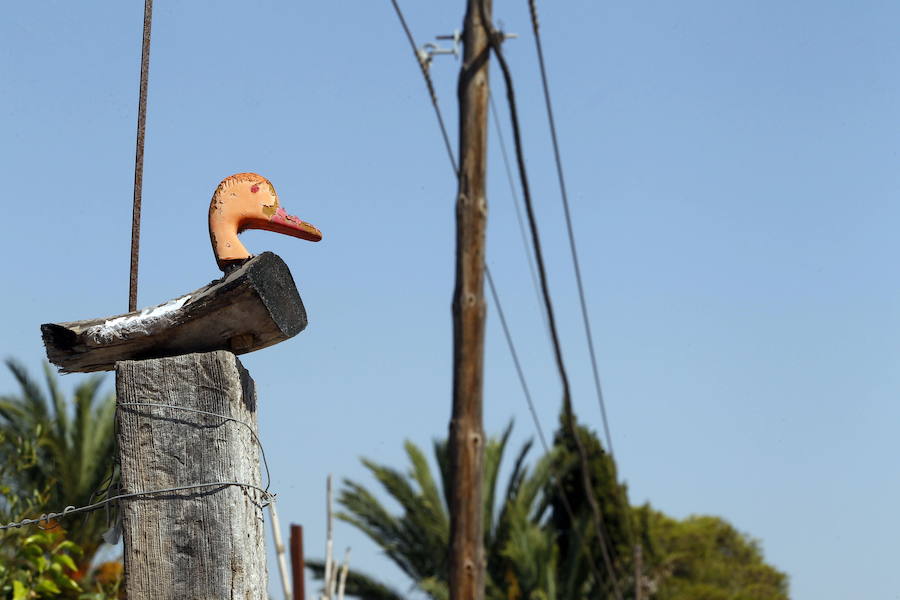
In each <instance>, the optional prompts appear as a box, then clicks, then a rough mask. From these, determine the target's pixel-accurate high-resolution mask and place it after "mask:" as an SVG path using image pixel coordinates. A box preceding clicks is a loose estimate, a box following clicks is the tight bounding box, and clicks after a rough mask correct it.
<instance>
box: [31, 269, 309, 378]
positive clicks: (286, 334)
mask: <svg viewBox="0 0 900 600" xmlns="http://www.w3.org/2000/svg"><path fill="white" fill-rule="evenodd" d="M306 323H307V322H306V309H305V308H304V306H303V301H302V300H301V299H300V294H299V292H297V287H296V285H295V284H294V279H293V277H292V276H291V272H290V270H289V269H288V267H287V265H286V264H285V263H284V261H283V260H281V258H280V257H278V256H277V255H275V254H273V253H271V252H263V253H262V254H260V255H259V256H255V257H253V258H251V259H250V260H248V261H247V262H246V263H244V264H243V265H242V266H240V267H239V268H236V269H234V270H233V271H231V272H230V273H229V274H228V275H226V276H225V277H223V278H222V279H217V280H215V281H213V282H211V283H210V284H209V285H206V286H204V287H202V288H200V289H198V290H196V291H194V292H191V293H190V294H185V295H183V296H181V297H180V298H178V299H176V300H171V301H169V302H166V303H164V304H161V305H158V306H155V307H150V308H145V309H143V310H141V311H135V312H132V313H127V314H124V315H117V316H112V317H101V318H98V319H89V320H85V321H73V322H69V323H45V324H43V325H41V334H42V337H43V340H44V346H45V347H46V349H47V358H49V359H50V362H52V363H53V364H55V365H56V366H57V367H59V370H60V371H62V372H63V373H72V372H91V371H108V370H111V369H113V368H114V366H115V363H116V361H120V360H130V359H146V358H161V357H165V356H176V355H179V354H187V353H189V352H209V351H212V350H230V351H232V352H234V353H236V354H244V353H247V352H253V351H255V350H260V349H262V348H266V347H267V346H271V345H273V344H277V343H279V342H282V341H284V340H286V339H288V338H291V337H293V336H295V335H297V334H298V333H300V332H301V331H303V330H304V329H305V328H306Z"/></svg>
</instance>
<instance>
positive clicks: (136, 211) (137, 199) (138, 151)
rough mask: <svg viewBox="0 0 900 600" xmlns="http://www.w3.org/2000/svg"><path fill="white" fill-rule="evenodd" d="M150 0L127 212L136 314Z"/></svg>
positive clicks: (130, 293)
mask: <svg viewBox="0 0 900 600" xmlns="http://www.w3.org/2000/svg"><path fill="white" fill-rule="evenodd" d="M152 22H153V0H144V36H143V43H142V45H141V84H140V93H139V99H138V122H137V142H136V143H135V152H134V202H133V205H132V211H131V270H130V273H129V277H128V311H129V312H133V311H135V310H137V282H138V255H139V254H140V245H141V195H142V192H143V185H144V134H145V132H146V126H147V81H148V79H149V77H150V27H151V24H152Z"/></svg>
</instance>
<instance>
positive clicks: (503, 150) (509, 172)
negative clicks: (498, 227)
mask: <svg viewBox="0 0 900 600" xmlns="http://www.w3.org/2000/svg"><path fill="white" fill-rule="evenodd" d="M488 99H489V100H490V106H491V114H493V116H494V129H496V130H497V139H498V140H499V142H500V154H501V156H503V166H504V168H505V170H506V179H507V181H508V182H509V193H510V196H511V197H512V202H513V207H515V209H516V220H517V221H518V223H519V233H520V234H521V236H522V247H523V249H524V250H525V257H526V258H527V259H528V270H529V272H530V273H531V284H532V286H533V287H534V294H535V297H536V298H537V302H538V306H540V305H541V290H540V286H539V284H538V279H537V270H536V269H535V267H534V257H533V256H532V255H531V249H530V248H529V246H528V234H527V233H526V232H525V221H524V220H523V218H522V209H521V208H519V204H520V202H521V201H520V199H519V194H518V193H517V192H516V182H515V181H514V180H513V174H512V169H511V168H510V166H509V155H508V154H507V152H506V140H505V139H504V137H503V128H502V127H500V113H499V112H498V111H497V106H496V104H495V103H494V94H489V95H488ZM541 318H542V319H543V320H544V326H545V327H547V315H546V314H544V312H543V311H542V312H541ZM548 331H549V328H548Z"/></svg>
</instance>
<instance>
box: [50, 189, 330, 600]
mask: <svg viewBox="0 0 900 600" xmlns="http://www.w3.org/2000/svg"><path fill="white" fill-rule="evenodd" d="M250 228H255V229H266V230H269V231H275V232H278V233H284V234H287V235H292V236H294V237H299V238H302V239H307V240H311V241H318V240H319V239H321V237H322V234H321V232H319V230H318V229H316V228H315V227H313V226H312V225H310V224H308V223H305V222H303V221H301V220H300V219H297V218H296V217H292V216H290V215H288V214H287V213H285V212H284V209H283V208H282V207H281V206H280V204H279V200H278V196H277V195H276V193H275V188H274V187H273V186H272V184H271V182H269V181H268V180H267V179H265V178H264V177H261V176H259V175H256V174H253V173H240V174H238V175H234V176H232V177H229V178H227V179H225V180H224V181H222V183H221V184H220V185H219V187H218V188H217V189H216V193H215V195H214V196H213V199H212V202H211V203H210V213H209V229H210V240H211V242H212V246H213V252H214V254H215V258H216V263H217V265H218V266H219V267H220V268H221V269H222V271H223V272H224V273H225V275H224V277H222V278H221V279H218V280H216V281H213V282H212V283H210V284H208V285H206V286H204V287H202V288H200V289H198V290H196V291H194V292H191V293H190V294H184V295H182V296H180V297H179V298H177V299H175V300H171V301H169V302H165V303H163V304H160V305H157V306H154V307H150V308H146V309H144V310H142V311H140V312H138V311H133V312H131V313H128V314H124V315H118V316H115V317H106V318H101V319H91V320H86V321H76V322H70V323H48V324H45V325H42V326H41V331H42V334H43V338H44V345H45V346H46V348H47V356H48V357H49V359H50V361H51V362H53V363H54V364H56V365H57V366H58V367H59V368H60V370H62V371H66V372H73V371H78V372H89V371H100V370H110V369H113V368H114V369H115V371H116V396H117V397H116V401H117V413H116V424H117V434H116V436H117V441H118V447H119V464H120V467H121V488H122V489H121V492H120V493H121V494H124V495H125V496H126V497H123V498H121V499H120V500H119V503H120V507H121V511H122V529H123V532H124V543H125V550H124V555H125V593H126V596H127V597H128V598H129V600H225V599H227V600H237V599H240V600H265V599H266V598H267V597H268V596H267V592H266V580H267V573H266V564H265V550H264V547H263V515H262V510H263V508H264V507H265V506H266V505H267V504H268V503H269V502H270V500H271V499H272V496H271V495H270V494H269V493H268V491H267V489H266V487H265V486H266V485H268V483H267V482H266V483H262V482H261V481H260V456H261V452H262V449H261V447H260V442H259V438H258V436H257V408H258V405H259V404H258V401H257V397H256V391H255V389H254V383H253V379H252V378H251V377H250V375H249V373H247V371H246V370H245V369H244V368H243V366H241V363H240V361H239V360H238V358H237V356H236V354H243V353H246V352H252V351H254V350H259V349H261V348H265V347H267V346H271V345H272V344H276V343H278V342H281V341H284V340H286V339H288V338H290V337H292V336H294V335H296V334H297V333H299V332H300V331H302V330H303V329H304V328H305V327H306V311H305V309H304V307H303V302H302V300H301V299H300V295H299V293H298V292H297V288H296V286H295V284H294V280H293V278H292V277H291V273H290V271H289V270H288V268H287V265H285V263H284V262H283V261H282V260H281V259H280V258H279V257H277V256H276V255H274V254H272V253H271V252H264V253H263V254H261V255H259V256H252V255H250V253H249V252H248V251H247V250H246V248H244V246H243V245H242V244H241V242H240V241H239V240H238V237H237V234H238V233H239V232H240V231H243V230H244V229H250Z"/></svg>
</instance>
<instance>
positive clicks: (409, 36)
mask: <svg viewBox="0 0 900 600" xmlns="http://www.w3.org/2000/svg"><path fill="white" fill-rule="evenodd" d="M391 4H393V5H394V11H395V12H396V13H397V18H398V19H400V25H401V26H402V27H403V31H404V32H405V33H406V39H408V40H409V45H410V46H411V47H412V51H413V56H415V57H416V62H417V63H419V69H421V70H422V77H424V78H425V85H426V86H427V87H428V95H429V96H430V97H431V105H432V106H434V114H435V116H436V117H437V120H438V124H439V125H440V126H441V136H442V137H443V138H444V147H445V148H446V149H447V157H448V158H449V159H450V164H451V165H453V172H454V173H456V177H457V178H459V167H457V166H456V158H455V157H454V155H453V144H451V143H450V136H449V135H447V126H446V125H445V124H444V116H443V115H442V114H441V107H440V106H438V99H437V93H435V91H434V83H433V82H432V81H431V73H429V71H428V61H427V60H426V59H424V58H423V57H422V55H421V54H419V49H418V48H417V47H416V40H415V39H414V38H413V35H412V32H411V31H410V30H409V25H407V24H406V18H404V16H403V11H402V10H400V5H399V4H397V0H391Z"/></svg>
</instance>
